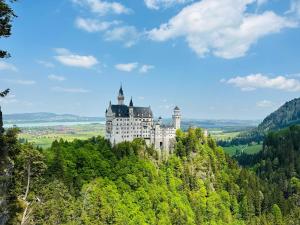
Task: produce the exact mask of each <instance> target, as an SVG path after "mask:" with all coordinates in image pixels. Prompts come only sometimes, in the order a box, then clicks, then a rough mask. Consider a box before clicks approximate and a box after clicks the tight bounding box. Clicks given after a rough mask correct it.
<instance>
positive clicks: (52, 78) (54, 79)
mask: <svg viewBox="0 0 300 225" xmlns="http://www.w3.org/2000/svg"><path fill="white" fill-rule="evenodd" d="M48 79H49V80H53V81H64V80H66V78H65V77H63V76H57V75H54V74H50V75H49V76H48Z"/></svg>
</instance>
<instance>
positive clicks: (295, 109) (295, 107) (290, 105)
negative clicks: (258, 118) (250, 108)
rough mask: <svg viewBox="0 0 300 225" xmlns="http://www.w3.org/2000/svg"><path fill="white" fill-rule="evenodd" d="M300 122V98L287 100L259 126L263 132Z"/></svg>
mask: <svg viewBox="0 0 300 225" xmlns="http://www.w3.org/2000/svg"><path fill="white" fill-rule="evenodd" d="M294 124H300V98H296V99H294V100H291V101H289V102H286V103H285V104H284V105H283V106H281V107H280V108H279V109H277V110H276V111H275V112H273V113H271V114H270V115H269V116H267V117H266V118H265V119H264V120H263V122H262V123H261V124H259V126H258V130H259V131H261V132H268V131H271V130H278V129H282V128H285V127H288V126H291V125H294Z"/></svg>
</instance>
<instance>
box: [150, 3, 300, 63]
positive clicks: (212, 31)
mask: <svg viewBox="0 0 300 225" xmlns="http://www.w3.org/2000/svg"><path fill="white" fill-rule="evenodd" d="M254 3H256V4H257V1H256V0H202V1H199V2H196V3H193V4H191V5H189V6H186V7H185V8H183V9H182V10H181V11H180V12H179V13H178V14H177V15H176V16H174V17H173V18H171V19H170V20H169V21H168V22H167V23H164V24H162V25H160V27H158V28H155V29H152V30H150V31H149V32H148V36H149V38H150V39H152V40H154V41H161V42H162V41H167V40H170V39H174V38H178V37H184V38H185V40H186V42H187V43H188V45H189V47H190V48H191V49H192V50H193V51H194V52H196V54H198V55H199V56H200V57H203V56H205V55H206V54H209V53H212V54H214V55H215V56H217V57H222V58H225V59H232V58H238V57H242V56H244V55H245V54H246V53H247V52H248V50H249V49H250V47H251V46H252V45H253V44H255V43H256V42H257V41H258V40H259V39H260V38H262V37H264V36H267V35H270V34H273V33H278V32H280V31H281V30H282V29H284V28H294V27H297V26H298V24H297V23H296V22H295V21H292V20H290V19H288V18H287V17H283V16H279V15H277V14H276V13H274V12H272V11H265V12H263V13H260V14H257V13H249V12H247V7H248V6H249V5H250V4H254Z"/></svg>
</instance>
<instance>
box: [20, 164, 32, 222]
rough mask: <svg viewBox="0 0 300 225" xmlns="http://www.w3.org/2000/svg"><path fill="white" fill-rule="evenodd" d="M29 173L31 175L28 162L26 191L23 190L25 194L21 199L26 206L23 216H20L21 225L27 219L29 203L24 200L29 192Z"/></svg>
mask: <svg viewBox="0 0 300 225" xmlns="http://www.w3.org/2000/svg"><path fill="white" fill-rule="evenodd" d="M30 175H31V166H30V163H28V166H27V186H26V191H25V195H24V197H23V201H24V203H25V204H26V208H25V210H24V212H23V216H22V221H21V225H24V224H26V220H27V219H28V216H27V215H28V213H27V211H28V208H29V205H30V203H29V202H27V201H26V199H27V196H28V193H29V187H30Z"/></svg>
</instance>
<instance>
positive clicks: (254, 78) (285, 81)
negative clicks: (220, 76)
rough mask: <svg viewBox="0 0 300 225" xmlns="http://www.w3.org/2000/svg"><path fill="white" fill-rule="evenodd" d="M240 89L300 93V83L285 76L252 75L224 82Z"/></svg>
mask: <svg viewBox="0 0 300 225" xmlns="http://www.w3.org/2000/svg"><path fill="white" fill-rule="evenodd" d="M223 82H226V83H228V84H232V85H234V86H235V87H238V88H240V89H241V90H243V91H252V90H255V89H258V88H268V89H276V90H283V91H291V92H296V91H300V81H299V80H296V79H289V78H286V77H284V76H277V77H273V78H272V77H268V76H266V75H262V74H251V75H248V76H245V77H240V76H237V77H234V78H231V79H229V80H227V81H223Z"/></svg>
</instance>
